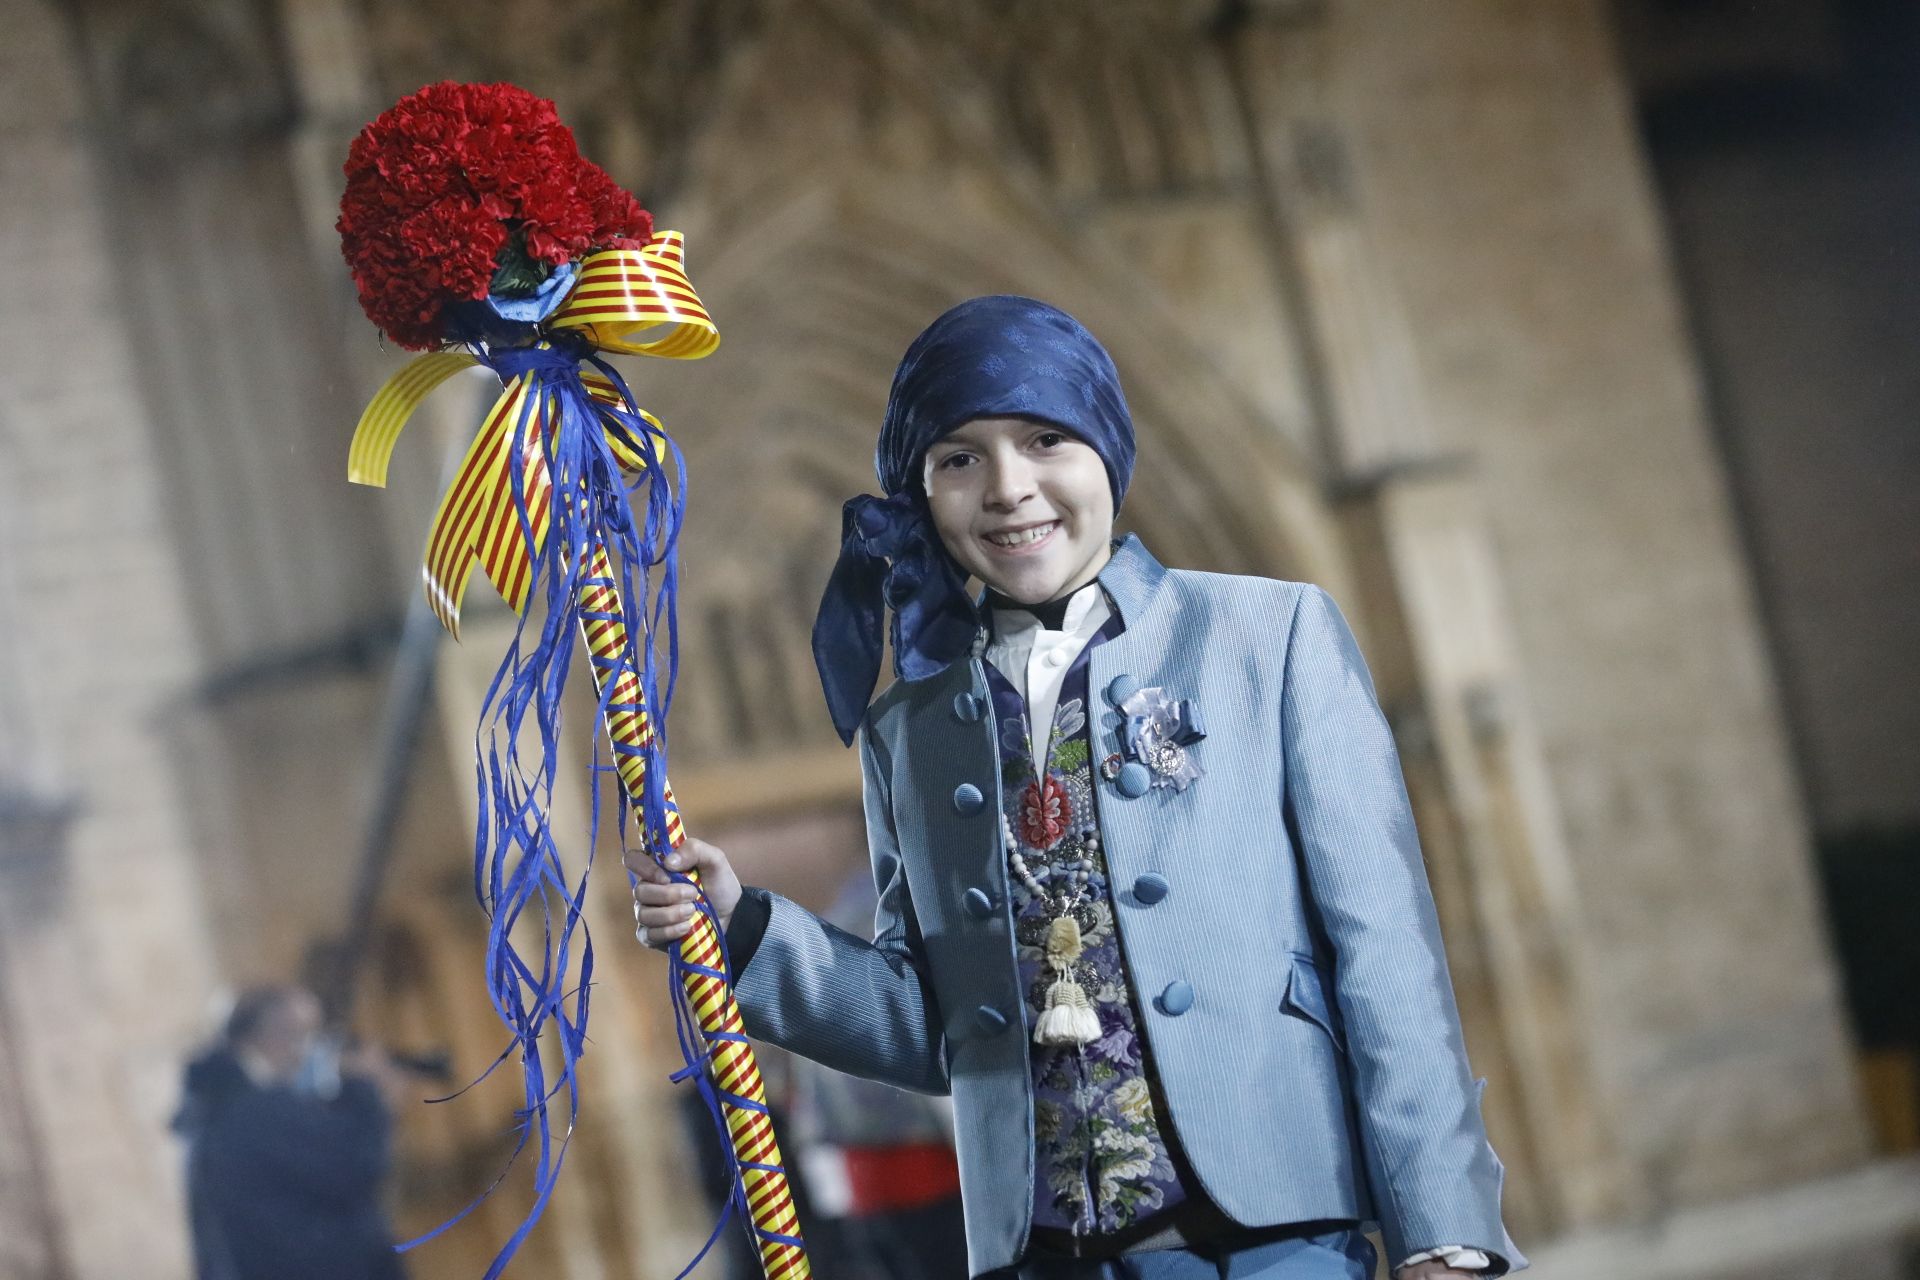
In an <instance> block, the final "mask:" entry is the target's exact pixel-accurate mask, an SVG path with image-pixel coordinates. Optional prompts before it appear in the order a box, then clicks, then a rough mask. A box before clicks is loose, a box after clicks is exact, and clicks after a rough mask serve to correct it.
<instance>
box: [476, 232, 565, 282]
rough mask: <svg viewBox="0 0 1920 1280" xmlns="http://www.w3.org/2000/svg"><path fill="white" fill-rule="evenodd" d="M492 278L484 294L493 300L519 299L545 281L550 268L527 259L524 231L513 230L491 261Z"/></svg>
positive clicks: (551, 272)
mask: <svg viewBox="0 0 1920 1280" xmlns="http://www.w3.org/2000/svg"><path fill="white" fill-rule="evenodd" d="M493 265H494V271H493V279H492V281H491V282H489V283H488V285H487V292H488V293H489V294H491V295H493V296H494V297H497V298H519V297H525V296H527V295H528V294H531V293H533V292H534V291H535V290H537V289H538V288H539V287H540V286H541V285H543V284H545V283H546V282H547V277H548V276H550V275H552V274H553V268H552V267H550V266H548V265H547V264H546V263H544V262H536V261H535V260H534V259H532V258H530V257H528V256H527V235H526V232H525V231H524V230H523V229H521V228H519V227H515V228H514V230H513V234H512V235H510V236H508V237H507V242H506V243H505V244H503V245H501V246H500V252H499V253H497V254H495V255H494V258H493Z"/></svg>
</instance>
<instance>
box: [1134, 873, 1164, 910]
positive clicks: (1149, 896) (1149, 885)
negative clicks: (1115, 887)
mask: <svg viewBox="0 0 1920 1280" xmlns="http://www.w3.org/2000/svg"><path fill="white" fill-rule="evenodd" d="M1171 887H1172V886H1170V885H1169V884H1168V883H1167V878H1166V877H1165V876H1163V875H1161V874H1160V873H1159V872H1157V871H1149V872H1147V874H1145V875H1143V876H1141V877H1140V878H1139V879H1138V880H1135V881H1134V882H1133V896H1134V897H1136V898H1138V899H1139V900H1140V904H1141V905H1142V906H1147V907H1150V906H1152V905H1153V904H1154V903H1156V902H1158V901H1160V899H1162V898H1164V897H1166V896H1167V890H1168V889H1169V888H1171Z"/></svg>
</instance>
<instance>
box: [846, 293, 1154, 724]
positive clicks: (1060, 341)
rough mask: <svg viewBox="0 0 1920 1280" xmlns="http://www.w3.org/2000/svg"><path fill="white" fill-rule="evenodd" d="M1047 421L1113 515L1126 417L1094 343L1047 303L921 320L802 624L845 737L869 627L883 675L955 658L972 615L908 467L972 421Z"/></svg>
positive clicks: (870, 655)
mask: <svg viewBox="0 0 1920 1280" xmlns="http://www.w3.org/2000/svg"><path fill="white" fill-rule="evenodd" d="M1000 417H1021V418H1033V419H1036V420H1038V421H1041V422H1050V423H1052V424H1053V425H1055V426H1057V427H1060V428H1062V429H1064V430H1066V431H1070V432H1072V433H1073V434H1074V435H1075V436H1077V437H1079V438H1080V439H1081V440H1083V441H1085V442H1086V443H1087V444H1088V445H1089V446H1091V447H1092V448H1093V450H1094V452H1096V453H1098V454H1099V455H1100V460H1101V461H1102V462H1103V463H1105V464H1106V468H1107V481H1108V483H1109V485H1111V487H1112V489H1113V504H1114V508H1115V509H1116V510H1117V509H1118V508H1119V506H1120V500H1121V499H1122V498H1123V497H1125V496H1126V492H1127V482H1128V481H1129V480H1131V479H1132V477H1133V453H1134V445H1133V419H1132V417H1131V416H1130V415H1129V414H1128V413H1127V400H1126V397H1125V396H1124V395H1122V394H1121V392H1120V374H1119V372H1118V371H1117V370H1116V369H1115V368H1114V367H1113V360H1112V358H1111V357H1110V356H1108V355H1107V352H1106V349H1105V348H1104V347H1102V346H1101V345H1100V343H1099V340H1098V339H1096V338H1095V337H1094V336H1093V335H1092V334H1091V333H1088V332H1087V331H1086V329H1085V328H1084V327H1083V326H1082V325H1081V324H1080V322H1079V321H1078V320H1075V319H1074V318H1073V317H1072V316H1070V315H1068V314H1067V313H1066V312H1064V311H1062V310H1060V309H1059V308H1058V307H1051V306H1048V305H1047V304H1046V303H1044V302H1036V301H1035V300H1034V299H1032V298H1021V297H1015V296H1012V295H1009V294H996V295H994V296H992V297H986V298H973V299H970V300H969V301H966V302H963V303H961V304H960V305H959V306H957V307H954V308H953V309H952V310H951V311H948V312H947V313H946V314H945V315H943V316H941V317H940V318H939V319H938V320H935V321H934V322H933V323H932V324H930V325H928V326H927V329H926V331H925V332H924V333H922V334H921V335H920V336H919V337H917V338H915V339H914V340H913V345H912V346H910V347H908V348H907V354H906V355H905V356H904V357H903V358H902V359H901V361H900V367H899V369H897V370H896V371H895V372H894V375H893V391H892V393H891V394H890V395H889V396H888V398H887V416H886V419H885V421H884V422H882V423H881V426H880V444H879V447H878V448H877V449H876V450H875V452H874V470H875V472H877V473H878V475H879V477H880V487H881V489H882V490H883V491H884V492H885V494H886V497H885V498H876V497H874V496H873V495H872V494H867V493H863V494H861V495H860V496H858V497H856V498H853V499H852V500H850V501H849V502H848V503H847V504H846V506H845V507H844V508H843V509H842V511H841V516H840V560H839V563H837V564H835V565H834V568H833V576H832V578H830V579H829V580H828V582H827V591H826V595H825V596H824V597H822V598H821V601H820V612H819V614H818V616H816V617H815V618H814V622H813V662H814V665H815V666H816V667H818V668H819V670H820V686H821V688H822V689H824V690H825V691H826V695H827V707H828V710H830V711H831V712H832V714H833V726H834V728H835V729H838V730H839V731H840V740H841V741H842V742H847V743H851V742H852V741H853V734H854V730H856V729H857V728H859V725H860V720H861V718H862V717H863V716H864V715H865V714H866V710H867V703H868V701H869V700H870V699H871V698H872V697H873V687H874V685H875V684H876V683H877V682H878V680H879V677H880V654H881V626H882V623H883V622H884V620H885V616H886V611H887V610H888V609H892V610H893V669H894V674H895V675H897V676H899V677H900V678H901V679H903V680H921V679H924V678H926V677H927V676H931V675H936V674H938V673H939V672H942V671H945V670H946V669H947V668H948V667H949V666H950V665H952V664H953V663H954V662H955V661H956V660H958V659H959V658H961V657H963V656H965V654H966V652H967V650H968V648H969V647H970V646H971V645H972V643H973V638H974V635H975V633H976V632H977V631H978V630H979V626H980V619H979V616H978V613H977V611H976V609H975V608H974V602H973V599H972V597H970V596H969V595H968V594H967V584H966V575H965V574H964V573H963V572H962V571H961V569H960V566H959V565H958V564H956V563H955V562H954V560H953V557H952V556H950V555H948V554H947V551H946V548H945V547H943V546H942V545H941V544H940V535H939V534H938V533H937V532H935V530H934V527H933V519H932V517H931V516H930V515H929V514H928V512H927V497H926V493H925V491H924V490H923V489H922V488H921V484H920V467H921V462H922V460H923V459H924V458H925V457H926V453H927V450H928V448H930V447H931V446H932V445H933V442H934V441H936V440H938V439H939V438H940V437H942V436H944V435H946V434H947V433H948V432H949V431H952V430H953V429H954V428H955V427H958V426H960V425H962V424H963V423H967V422H971V421H973V420H974V419H975V418H1000Z"/></svg>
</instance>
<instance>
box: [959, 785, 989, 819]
mask: <svg viewBox="0 0 1920 1280" xmlns="http://www.w3.org/2000/svg"><path fill="white" fill-rule="evenodd" d="M986 804H987V798H986V797H985V796H983V795H981V794H980V788H978V787H976V786H974V785H973V784H972V783H971V782H963V783H961V784H960V785H959V786H957V787H955V788H954V789H953V811H954V812H955V813H957V814H959V815H960V816H961V817H963V818H971V817H972V816H973V815H974V814H976V813H978V812H980V810H981V809H983V808H985V807H986Z"/></svg>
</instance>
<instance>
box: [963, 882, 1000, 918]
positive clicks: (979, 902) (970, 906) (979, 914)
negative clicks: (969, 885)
mask: <svg viewBox="0 0 1920 1280" xmlns="http://www.w3.org/2000/svg"><path fill="white" fill-rule="evenodd" d="M960 901H961V902H962V903H963V904H964V905H965V906H966V908H967V914H968V915H970V916H972V917H973V918H974V919H975V920H985V919H986V918H987V917H989V916H991V915H992V914H993V895H992V894H990V893H988V892H987V891H986V890H985V889H969V890H967V892H966V895H965V896H964V897H962V898H961V899H960Z"/></svg>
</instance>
